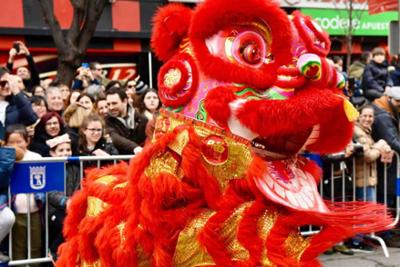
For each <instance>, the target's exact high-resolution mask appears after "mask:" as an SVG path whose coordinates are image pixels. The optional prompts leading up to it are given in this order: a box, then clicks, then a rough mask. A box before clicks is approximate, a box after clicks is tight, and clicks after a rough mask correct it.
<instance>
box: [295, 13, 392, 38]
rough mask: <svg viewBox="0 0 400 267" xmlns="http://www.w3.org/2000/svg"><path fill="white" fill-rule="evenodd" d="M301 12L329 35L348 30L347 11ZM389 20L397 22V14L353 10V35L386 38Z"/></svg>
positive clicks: (343, 32) (342, 33) (345, 32)
mask: <svg viewBox="0 0 400 267" xmlns="http://www.w3.org/2000/svg"><path fill="white" fill-rule="evenodd" d="M301 12H302V13H303V14H305V15H309V16H310V17H312V18H314V19H315V20H316V21H317V22H318V23H319V25H321V27H322V28H323V29H324V30H326V31H327V32H328V33H329V34H330V35H346V34H347V31H348V28H349V12H348V11H347V10H338V9H315V8H302V9H301ZM391 20H397V12H395V11H392V12H384V13H380V14H376V15H369V14H368V10H354V11H353V22H352V24H353V28H354V31H353V35H360V36H387V35H388V34H389V22H390V21H391Z"/></svg>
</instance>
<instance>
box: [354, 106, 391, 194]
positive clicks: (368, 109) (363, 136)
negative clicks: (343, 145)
mask: <svg viewBox="0 0 400 267" xmlns="http://www.w3.org/2000/svg"><path fill="white" fill-rule="evenodd" d="M373 122H374V108H373V107H372V106H370V105H368V106H365V107H363V108H362V109H361V113H360V117H359V118H358V122H357V123H356V125H355V127H354V141H355V145H354V148H355V149H354V151H355V153H354V154H355V157H356V165H355V167H356V171H355V175H356V177H355V181H356V197H357V199H358V200H361V201H374V202H375V201H376V190H375V186H376V185H377V182H378V175H377V160H378V159H379V158H381V161H382V162H385V163H391V161H392V157H393V151H392V149H391V148H390V146H389V145H388V144H387V142H386V141H385V140H383V139H380V140H379V141H377V142H375V141H374V140H373V138H372V124H373ZM357 148H359V149H357Z"/></svg>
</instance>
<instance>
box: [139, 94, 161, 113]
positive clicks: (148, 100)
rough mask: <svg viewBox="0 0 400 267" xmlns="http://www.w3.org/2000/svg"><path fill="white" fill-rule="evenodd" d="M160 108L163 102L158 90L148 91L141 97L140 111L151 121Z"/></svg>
mask: <svg viewBox="0 0 400 267" xmlns="http://www.w3.org/2000/svg"><path fill="white" fill-rule="evenodd" d="M160 108H161V102H160V98H159V97H158V93H157V90H155V89H153V88H149V89H147V90H146V91H145V92H144V93H143V94H142V95H141V97H140V103H139V111H140V112H141V113H142V114H143V115H144V116H146V118H147V119H148V120H149V121H151V120H153V119H154V115H155V114H156V113H157V112H158V110H159V109H160Z"/></svg>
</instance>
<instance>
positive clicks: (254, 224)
mask: <svg viewBox="0 0 400 267" xmlns="http://www.w3.org/2000/svg"><path fill="white" fill-rule="evenodd" d="M265 209H266V206H265V204H264V202H263V201H260V200H257V201H255V202H254V203H253V205H251V207H249V208H248V209H247V210H246V211H245V213H244V216H243V218H242V220H241V222H240V225H239V230H238V234H237V238H238V240H239V242H240V243H241V244H242V245H243V247H245V248H246V249H247V250H248V251H249V254H250V257H249V259H248V260H247V261H246V262H245V263H244V266H257V264H258V263H259V262H260V260H261V255H262V251H263V249H264V246H263V243H264V242H263V240H262V239H261V238H260V237H259V235H260V233H259V232H258V220H259V218H260V216H262V214H263V213H264V212H265Z"/></svg>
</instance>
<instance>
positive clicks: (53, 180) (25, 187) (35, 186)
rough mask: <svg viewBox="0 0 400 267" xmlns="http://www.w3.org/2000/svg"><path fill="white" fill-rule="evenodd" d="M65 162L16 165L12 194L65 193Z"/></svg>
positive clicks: (12, 181)
mask: <svg viewBox="0 0 400 267" xmlns="http://www.w3.org/2000/svg"><path fill="white" fill-rule="evenodd" d="M64 177H65V169H64V162H47V163H15V165H14V171H13V173H12V175H11V184H10V188H11V193H12V194H18V193H38V192H49V191H64Z"/></svg>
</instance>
